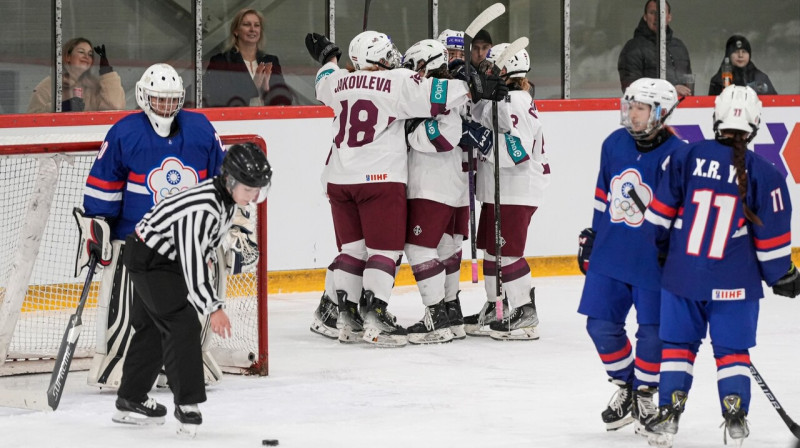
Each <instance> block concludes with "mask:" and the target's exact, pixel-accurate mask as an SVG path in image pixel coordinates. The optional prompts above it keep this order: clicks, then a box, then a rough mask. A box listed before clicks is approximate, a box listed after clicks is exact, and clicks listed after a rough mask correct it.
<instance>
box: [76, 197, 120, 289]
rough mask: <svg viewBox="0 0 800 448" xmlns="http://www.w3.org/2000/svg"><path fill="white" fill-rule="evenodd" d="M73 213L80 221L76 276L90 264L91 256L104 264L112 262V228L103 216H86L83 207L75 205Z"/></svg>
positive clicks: (78, 221)
mask: <svg viewBox="0 0 800 448" xmlns="http://www.w3.org/2000/svg"><path fill="white" fill-rule="evenodd" d="M72 215H73V216H75V221H77V223H78V255H77V257H76V258H75V277H77V276H79V275H80V274H81V270H82V269H83V267H84V266H88V265H89V261H90V260H91V257H95V258H96V259H97V262H98V263H100V264H101V265H103V266H108V265H109V264H111V255H112V250H111V229H110V228H109V227H108V223H107V222H106V221H105V219H103V218H90V217H87V216H84V214H83V209H81V208H80V207H75V208H74V209H72Z"/></svg>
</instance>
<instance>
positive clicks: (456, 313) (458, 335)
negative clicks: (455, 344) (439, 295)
mask: <svg viewBox="0 0 800 448" xmlns="http://www.w3.org/2000/svg"><path fill="white" fill-rule="evenodd" d="M459 294H461V291H459V292H458V293H456V299H455V300H452V301H450V302H447V301H445V302H444V307H445V310H447V320H448V321H450V331H452V332H453V339H464V338H466V337H467V333H466V332H465V331H464V315H463V314H461V300H460V299H459V298H458V295H459Z"/></svg>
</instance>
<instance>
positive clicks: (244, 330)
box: [0, 134, 269, 376]
mask: <svg viewBox="0 0 800 448" xmlns="http://www.w3.org/2000/svg"><path fill="white" fill-rule="evenodd" d="M47 137H49V138H52V136H47ZM32 138H33V137H32ZM221 140H222V143H223V145H226V146H228V145H233V144H237V143H245V142H252V143H255V144H256V145H258V146H259V147H260V148H261V149H262V150H263V151H265V152H266V149H267V148H266V142H265V141H264V139H263V138H262V137H261V136H259V135H255V134H237V135H223V136H221ZM101 144H102V142H100V141H95V140H93V141H82V142H75V141H71V142H61V143H59V142H50V143H36V142H32V143H25V144H15V145H2V146H0V222H2V223H0V376H2V375H8V374H16V373H34V372H46V371H50V370H52V368H53V364H54V359H55V357H56V356H57V354H58V347H59V344H60V342H61V336H62V333H63V331H64V328H66V325H67V321H68V319H69V316H70V315H71V314H72V313H73V312H74V310H75V307H76V305H77V302H78V299H79V298H80V294H81V289H82V286H83V281H84V280H85V275H86V273H85V272H83V273H81V276H80V277H78V278H75V277H73V276H72V275H73V274H74V263H75V251H76V248H77V241H78V229H77V227H76V225H75V222H74V218H73V217H72V208H73V207H75V206H79V205H81V204H82V203H83V191H84V185H85V182H86V178H87V176H88V174H89V170H90V169H91V166H92V163H93V162H94V159H95V156H96V154H97V151H98V150H99V148H100V145H101ZM256 240H257V242H258V247H259V252H260V254H259V259H258V263H257V266H256V268H255V270H253V271H251V272H244V273H241V274H236V275H228V277H227V285H228V286H227V297H226V313H227V314H228V316H229V318H230V319H231V325H232V330H233V335H232V336H231V337H230V338H227V339H222V338H220V337H219V336H217V335H216V334H215V335H213V340H212V343H211V348H210V350H211V352H212V353H213V354H214V356H215V358H216V360H217V361H218V363H219V364H220V366H222V368H223V370H224V371H226V372H231V373H248V374H257V375H267V374H268V371H269V356H268V354H269V351H268V342H269V341H268V323H267V205H266V201H265V202H263V203H261V204H259V205H258V207H257V213H256ZM97 278H98V280H97V281H93V282H92V288H91V291H90V294H89V298H88V300H87V303H86V309H85V310H84V314H83V321H84V326H83V335H82V336H81V338H80V339H79V344H78V347H76V353H75V358H76V362H75V363H74V364H73V367H74V368H76V367H77V368H88V363H86V362H80V361H81V358H84V359H85V358H91V357H92V356H93V354H94V352H95V344H96V343H97V338H96V327H97V323H96V308H97V295H98V291H99V278H100V276H97Z"/></svg>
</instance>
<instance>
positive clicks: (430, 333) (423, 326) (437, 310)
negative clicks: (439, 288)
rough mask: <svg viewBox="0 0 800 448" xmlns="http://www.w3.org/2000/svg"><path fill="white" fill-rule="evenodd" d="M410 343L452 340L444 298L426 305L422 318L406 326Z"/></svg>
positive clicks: (434, 342) (433, 342) (437, 342)
mask: <svg viewBox="0 0 800 448" xmlns="http://www.w3.org/2000/svg"><path fill="white" fill-rule="evenodd" d="M407 331H408V342H409V343H411V344H440V343H443V342H450V341H452V340H453V332H452V331H451V330H450V321H449V320H448V318H447V309H446V308H445V303H444V300H442V301H440V302H439V303H437V304H434V305H431V306H426V307H425V315H424V316H423V317H422V320H421V321H419V322H417V323H416V324H414V325H412V326H410V327H408V328H407Z"/></svg>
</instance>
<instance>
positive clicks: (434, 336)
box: [408, 328, 454, 345]
mask: <svg viewBox="0 0 800 448" xmlns="http://www.w3.org/2000/svg"><path fill="white" fill-rule="evenodd" d="M453 338H454V336H453V332H452V331H450V329H449V328H444V329H441V330H434V331H431V332H430V333H412V334H409V335H408V343H409V344H417V345H423V344H444V343H446V342H452V341H453Z"/></svg>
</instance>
